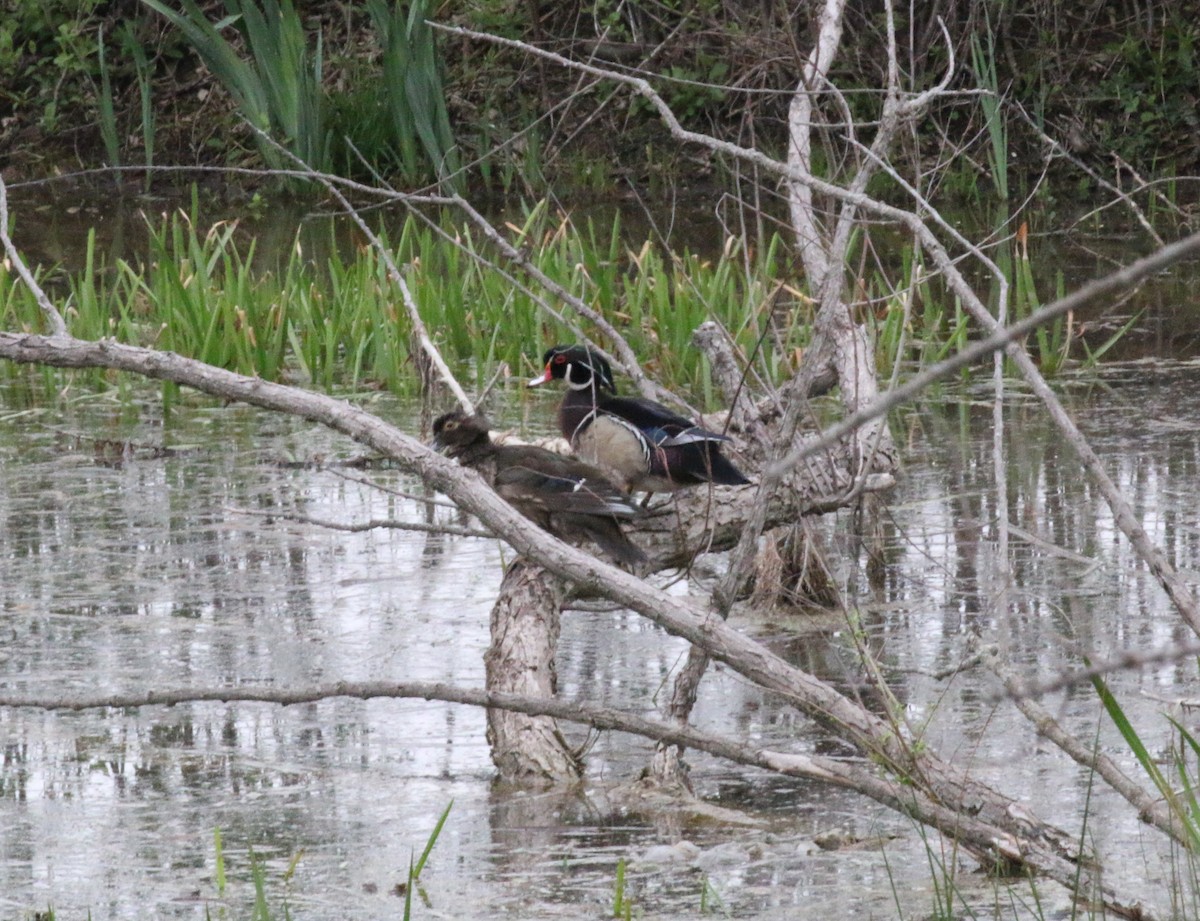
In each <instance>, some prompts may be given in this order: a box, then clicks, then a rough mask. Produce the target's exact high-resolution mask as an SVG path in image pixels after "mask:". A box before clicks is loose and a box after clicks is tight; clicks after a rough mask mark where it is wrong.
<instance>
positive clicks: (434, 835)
mask: <svg viewBox="0 0 1200 921" xmlns="http://www.w3.org/2000/svg"><path fill="white" fill-rule="evenodd" d="M453 806H454V800H450V802H448V803H447V804H446V808H445V809H443V810H442V815H441V817H440V818H439V819H438V820H437V824H436V825H434V826H433V831H431V832H430V833H429V840H428V841H426V842H425V850H423V851H421V856H420V858H418V860H417V865H416V868H415V870H414V876H413V878H414V879H420V877H421V871H422V870H424V869H425V861H426V860H428V859H429V855H430V853H431V852H432V851H433V846H434V845H435V844H437V839H438V835H440V834H441V833H442V826H443V825H445V824H446V819H447V817H448V816H449V815H450V810H451V808H453Z"/></svg>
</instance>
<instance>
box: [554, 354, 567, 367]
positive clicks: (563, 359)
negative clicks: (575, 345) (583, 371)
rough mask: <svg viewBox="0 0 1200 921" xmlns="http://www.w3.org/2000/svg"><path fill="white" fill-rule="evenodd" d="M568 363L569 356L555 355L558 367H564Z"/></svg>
mask: <svg viewBox="0 0 1200 921" xmlns="http://www.w3.org/2000/svg"><path fill="white" fill-rule="evenodd" d="M566 362H567V356H566V355H555V356H554V363H555V364H556V365H562V364H566Z"/></svg>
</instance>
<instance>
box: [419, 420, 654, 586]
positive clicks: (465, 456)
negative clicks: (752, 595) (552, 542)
mask: <svg viewBox="0 0 1200 921" xmlns="http://www.w3.org/2000/svg"><path fill="white" fill-rule="evenodd" d="M489 429H490V426H489V424H488V421H487V419H485V418H483V417H482V416H479V415H474V416H471V415H467V414H466V413H462V412H451V413H446V414H445V415H443V416H440V417H438V419H437V420H436V421H435V422H434V423H433V434H434V438H435V443H436V444H437V445H438V446H439V447H440V448H441V449H442V450H444V451H445V452H446V454H447V455H449V456H450V457H453V458H455V459H457V460H458V462H459V463H460V464H462V465H464V466H466V467H471V468H473V469H475V470H477V471H479V473H480V474H481V475H482V476H483V477H484V479H486V480H487V481H488V482H489V483H490V484H491V485H492V488H493V489H495V490H496V492H497V493H499V494H500V496H502V497H503V498H504V499H505V500H506V501H507V502H508V503H509V504H511V505H512V506H513V507H514V508H516V509H517V511H519V512H520V513H521V514H522V515H524V516H525V517H526V518H528V519H530V520H531V521H533V522H534V523H535V524H537V525H538V526H539V527H541V528H543V529H545V530H547V531H549V532H550V533H551V534H554V535H555V536H556V537H558V538H560V539H562V540H565V541H569V542H578V541H580V540H583V539H587V540H590V541H592V542H593V543H595V544H597V545H598V546H599V547H600V548H601V549H602V550H604V551H605V552H606V553H608V555H609V556H611V557H612V558H613V559H615V560H617V561H618V562H621V563H624V564H626V565H629V566H634V565H636V564H638V563H641V562H644V561H645V559H646V557H645V554H643V553H642V551H641V550H639V549H638V548H637V547H636V546H635V545H634V544H633V542H632V541H630V540H629V538H628V537H626V536H625V534H624V533H623V532H622V531H621V527H620V524H619V522H620V521H621V520H629V519H632V518H635V517H637V515H638V514H640V513H639V510H638V509H637V507H636V506H634V505H632V504H631V503H630V501H629V499H628V497H627V496H625V495H624V494H623V493H622V492H621V491H620V490H619V489H617V487H616V486H614V485H613V484H612V483H610V482H609V481H608V479H607V478H606V477H605V476H604V474H603V473H602V472H601V471H599V470H597V469H596V468H595V467H592V466H590V465H588V464H585V463H583V462H582V461H579V460H576V459H574V458H570V457H563V456H562V455H560V454H555V453H554V452H553V451H547V450H545V449H543V448H538V447H535V446H533V445H498V444H495V443H494V442H493V441H492V440H491V438H490V436H489V434H488V432H489Z"/></svg>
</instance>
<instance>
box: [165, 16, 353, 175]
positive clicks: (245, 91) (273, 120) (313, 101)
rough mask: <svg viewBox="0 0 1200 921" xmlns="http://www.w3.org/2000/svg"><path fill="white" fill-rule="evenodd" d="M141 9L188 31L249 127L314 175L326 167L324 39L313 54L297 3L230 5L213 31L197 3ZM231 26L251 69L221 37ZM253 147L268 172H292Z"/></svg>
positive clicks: (273, 154)
mask: <svg viewBox="0 0 1200 921" xmlns="http://www.w3.org/2000/svg"><path fill="white" fill-rule="evenodd" d="M142 2H143V3H145V4H146V5H147V6H148V7H150V8H151V9H153V10H155V11H156V12H158V13H159V14H161V15H163V16H165V17H166V18H167V19H169V20H170V21H171V22H172V23H174V24H175V25H176V27H178V28H179V30H180V31H181V32H183V34H184V36H185V37H186V38H187V40H188V41H189V42H190V43H191V45H192V47H193V48H195V49H196V52H197V54H199V55H200V56H201V57H202V58H203V59H204V63H205V64H206V65H208V68H209V69H210V70H211V71H212V72H213V74H214V75H215V76H216V78H217V79H218V80H219V81H220V82H221V84H222V85H223V86H224V87H225V89H226V90H227V91H228V92H229V94H230V95H231V96H233V98H234V101H235V102H236V103H237V105H238V108H239V109H240V110H241V112H242V116H243V117H244V118H245V119H246V121H248V122H249V123H250V124H251V125H252V126H253V127H255V128H258V129H259V130H261V131H263V132H265V133H267V134H268V135H271V136H272V137H274V138H275V139H276V140H278V141H279V142H280V143H281V144H283V145H284V147H286V148H287V149H288V150H289V151H291V152H292V153H293V154H295V155H296V156H298V157H300V158H301V159H302V160H304V162H305V163H307V164H309V165H310V166H312V167H313V168H314V169H320V170H324V169H327V168H328V167H329V165H330V161H329V158H328V150H329V149H328V142H327V140H328V139H327V137H326V132H325V125H324V118H325V93H324V90H323V89H322V86H321V77H322V53H321V40H320V36H319V35H318V37H317V41H316V47H315V49H313V48H310V46H309V44H308V40H307V38H306V36H305V33H304V25H303V23H302V22H301V19H300V16H299V14H298V13H297V11H296V8H295V7H294V6H293V4H292V0H225V9H226V10H227V11H228V16H226V18H225V19H223V20H221V21H220V22H218V23H216V24H214V23H212V22H210V21H209V19H208V17H207V16H206V15H205V14H204V11H203V10H202V9H201V8H200V6H199V4H198V3H197V2H196V0H180V6H181V7H182V9H181V10H176V9H174V8H173V7H171V6H168V5H167V4H165V3H163V2H161V0H142ZM228 25H234V26H236V27H237V29H238V30H239V32H240V33H241V36H242V39H243V41H244V42H245V45H246V48H247V49H248V50H249V52H250V55H251V57H252V58H253V63H251V62H248V61H246V60H243V59H242V57H241V56H240V55H239V54H238V52H237V51H236V50H235V48H234V46H233V44H232V43H231V42H229V41H228V40H227V39H226V38H225V37H224V36H223V35H222V34H221V32H222V30H223V29H224V28H225V27H226V26H228ZM256 143H257V144H258V149H259V153H260V154H261V155H262V158H263V160H264V161H265V162H266V163H267V164H268V165H270V166H272V167H283V166H291V165H292V164H291V163H290V162H285V158H284V157H283V155H282V154H280V152H279V151H278V150H276V149H275V148H274V147H273V146H272V145H271V144H270V143H269V142H267V141H265V140H263V139H262V138H257V137H256Z"/></svg>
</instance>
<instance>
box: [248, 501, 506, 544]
mask: <svg viewBox="0 0 1200 921" xmlns="http://www.w3.org/2000/svg"><path fill="white" fill-rule="evenodd" d="M226 511H228V512H232V513H233V514H235V515H250V516H253V517H255V518H266V519H268V520H269V521H292V522H295V523H296V524H309V525H313V526H314V527H318V528H326V529H327V530H330V531H345V532H346V533H348V534H361V533H362V532H364V531H376V530H381V529H386V530H392V531H417V532H419V533H422V534H450V535H453V536H454V537H489V538H495V536H496V535H495V534H493V533H492V532H491V531H481V530H480V529H478V528H462V527H459V526H458V525H453V524H426V523H425V522H423V521H397V520H396V519H395V518H370V519H368V520H367V521H353V522H347V521H333V520H330V519H327V518H313V517H311V516H309V515H299V514H296V513H294V512H280V511H270V512H266V511H262V510H261V509H251V508H235V507H233V506H230V507H227V508H226Z"/></svg>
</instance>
